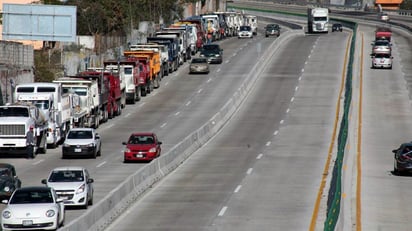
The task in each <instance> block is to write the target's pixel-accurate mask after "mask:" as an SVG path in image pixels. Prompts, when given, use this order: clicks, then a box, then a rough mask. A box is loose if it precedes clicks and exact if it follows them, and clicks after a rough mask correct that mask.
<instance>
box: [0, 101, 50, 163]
mask: <svg viewBox="0 0 412 231" xmlns="http://www.w3.org/2000/svg"><path fill="white" fill-rule="evenodd" d="M30 127H33V128H34V130H33V132H34V141H35V142H34V143H35V145H34V148H33V151H34V153H46V152H47V142H46V136H47V129H48V123H47V120H46V117H45V116H44V115H43V113H42V111H41V110H39V108H37V107H36V106H34V105H31V104H28V103H14V104H10V105H5V106H0V131H1V132H0V153H1V154H6V155H23V156H25V155H26V154H27V146H26V134H27V131H29V129H30ZM33 156H34V155H33Z"/></svg>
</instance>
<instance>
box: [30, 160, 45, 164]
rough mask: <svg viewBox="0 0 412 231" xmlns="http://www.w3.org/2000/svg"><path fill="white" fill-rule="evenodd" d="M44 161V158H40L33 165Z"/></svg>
mask: <svg viewBox="0 0 412 231" xmlns="http://www.w3.org/2000/svg"><path fill="white" fill-rule="evenodd" d="M43 161H44V159H43V160H38V161H36V162H34V163H33V164H32V165H38V164H40V163H41V162H43Z"/></svg>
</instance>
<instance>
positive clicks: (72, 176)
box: [49, 170, 84, 182]
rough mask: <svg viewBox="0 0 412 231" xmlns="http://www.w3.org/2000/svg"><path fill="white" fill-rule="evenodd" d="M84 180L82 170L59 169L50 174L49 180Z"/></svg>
mask: <svg viewBox="0 0 412 231" xmlns="http://www.w3.org/2000/svg"><path fill="white" fill-rule="evenodd" d="M83 180H84V176H83V171H81V170H58V171H53V172H52V173H51V174H50V177H49V182H82V181H83Z"/></svg>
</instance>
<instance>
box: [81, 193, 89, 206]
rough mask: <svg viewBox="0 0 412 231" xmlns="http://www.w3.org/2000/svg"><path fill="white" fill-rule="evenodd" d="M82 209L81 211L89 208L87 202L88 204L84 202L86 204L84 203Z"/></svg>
mask: <svg viewBox="0 0 412 231" xmlns="http://www.w3.org/2000/svg"><path fill="white" fill-rule="evenodd" d="M86 198H87V196H86ZM82 207H83V209H87V208H89V202H88V201H86V203H85V204H84V205H83V206H82Z"/></svg>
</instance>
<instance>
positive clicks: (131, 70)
mask: <svg viewBox="0 0 412 231" xmlns="http://www.w3.org/2000/svg"><path fill="white" fill-rule="evenodd" d="M124 73H125V74H126V75H131V74H133V68H131V67H125V68H124Z"/></svg>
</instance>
